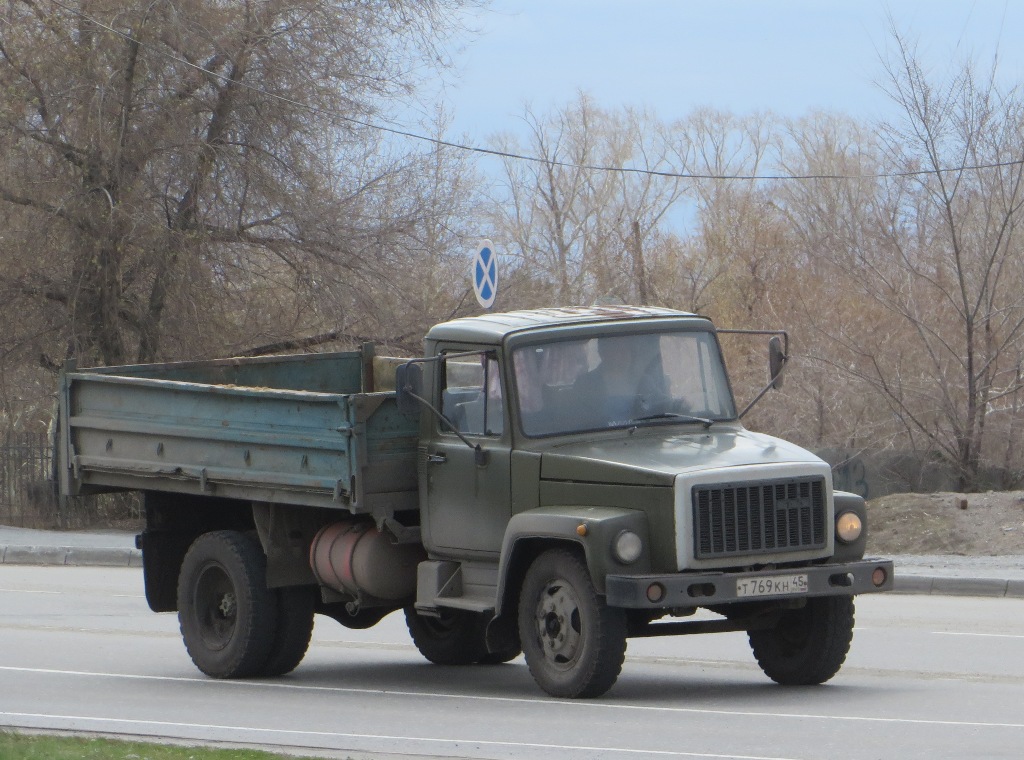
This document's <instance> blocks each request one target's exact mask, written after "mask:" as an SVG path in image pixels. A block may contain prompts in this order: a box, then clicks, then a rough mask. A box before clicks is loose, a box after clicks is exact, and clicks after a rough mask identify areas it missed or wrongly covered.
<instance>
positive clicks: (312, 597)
mask: <svg viewBox="0 0 1024 760" xmlns="http://www.w3.org/2000/svg"><path fill="white" fill-rule="evenodd" d="M275 593H276V595H277V626H276V628H275V630H274V643H273V644H272V645H271V647H270V654H269V655H268V656H267V661H266V662H265V663H264V664H263V666H262V667H261V668H260V669H259V674H260V675H261V676H283V675H284V674H285V673H291V672H292V671H293V670H295V668H297V667H298V666H299V663H300V662H302V658H303V657H305V656H306V650H308V649H309V640H310V638H311V637H312V635H313V608H314V607H315V606H316V589H315V588H313V587H311V586H295V587H290V588H279V589H277V591H276V592H275Z"/></svg>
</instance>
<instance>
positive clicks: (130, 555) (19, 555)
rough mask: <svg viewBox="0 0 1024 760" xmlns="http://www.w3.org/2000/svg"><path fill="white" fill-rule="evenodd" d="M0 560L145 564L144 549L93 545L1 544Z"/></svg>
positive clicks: (6, 562) (85, 564)
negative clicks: (109, 547) (143, 562)
mask: <svg viewBox="0 0 1024 760" xmlns="http://www.w3.org/2000/svg"><path fill="white" fill-rule="evenodd" d="M0 564H4V565H65V566H68V567H142V552H140V551H139V550H138V549H103V548H97V547H89V546H0Z"/></svg>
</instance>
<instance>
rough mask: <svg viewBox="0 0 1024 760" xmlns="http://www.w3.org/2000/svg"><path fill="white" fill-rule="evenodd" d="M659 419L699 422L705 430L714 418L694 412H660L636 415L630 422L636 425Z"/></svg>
mask: <svg viewBox="0 0 1024 760" xmlns="http://www.w3.org/2000/svg"><path fill="white" fill-rule="evenodd" d="M658 420H681V421H683V422H699V423H700V424H702V425H703V426H704V429H705V430H708V429H709V428H710V427H711V424H712V423H713V422H714V420H709V419H708V418H707V417H696V416H694V415H692V414H679V413H678V412H658V413H657V414H645V415H644V416H643V417H636V418H635V419H632V420H630V421H629V422H630V424H633V425H636V424H638V423H641V422H656V421H658Z"/></svg>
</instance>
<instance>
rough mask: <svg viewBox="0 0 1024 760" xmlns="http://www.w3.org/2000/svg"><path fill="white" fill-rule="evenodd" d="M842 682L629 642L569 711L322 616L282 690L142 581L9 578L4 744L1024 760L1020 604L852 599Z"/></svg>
mask: <svg viewBox="0 0 1024 760" xmlns="http://www.w3.org/2000/svg"><path fill="white" fill-rule="evenodd" d="M857 620H858V630H857V633H856V635H855V638H854V644H853V649H852V651H851V654H850V656H849V658H848V660H847V665H846V666H845V667H844V669H843V670H842V671H841V672H840V674H839V675H838V676H837V677H836V678H835V679H834V680H833V681H832V682H830V683H829V684H828V685H825V686H822V687H811V688H796V689H794V688H789V689H787V688H782V687H778V686H775V685H773V684H771V683H770V682H769V681H768V680H767V679H766V678H765V677H764V676H763V675H762V674H761V672H760V670H758V668H757V667H756V665H755V664H754V662H753V659H752V657H751V655H750V653H749V649H748V648H747V645H746V641H745V637H744V636H743V635H742V634H719V635H712V636H692V637H685V638H668V639H653V640H633V641H631V642H630V646H629V652H628V654H627V660H626V665H625V668H624V671H623V674H622V676H621V677H620V680H619V682H618V684H617V685H616V686H615V687H614V688H613V689H612V691H611V692H609V694H607V695H606V696H605V697H604V698H602V699H600V700H596V701H586V702H581V701H575V702H569V701H563V702H560V701H557V700H553V699H550V698H548V697H546V696H545V695H544V694H543V693H542V692H540V691H539V690H538V689H537V687H536V686H535V685H534V684H533V682H532V679H531V678H530V675H529V672H528V671H527V669H526V666H525V664H523V662H522V660H521V659H520V660H517V661H514V662H513V663H510V664H508V665H501V666H487V667H485V666H477V667H470V668H442V667H438V666H434V665H430V664H428V663H426V662H425V661H424V660H423V659H422V658H421V657H420V655H419V654H418V653H417V652H416V650H415V649H414V648H413V647H412V645H411V643H410V642H409V638H408V635H407V634H406V632H405V629H404V621H403V620H402V618H401V617H400V616H397V615H393V616H390V617H389V618H386V619H385V620H384V621H383V622H382V623H381V624H380V625H378V626H377V627H375V628H372V629H369V630H367V631H350V630H347V629H345V628H343V627H341V626H340V625H338V624H337V623H335V622H334V621H331V620H329V619H326V618H318V620H317V625H316V630H315V633H314V644H313V647H312V648H311V651H310V654H309V655H308V656H307V658H306V660H305V661H304V662H303V664H302V665H300V666H299V668H298V669H297V670H296V671H295V672H294V673H293V674H291V675H290V676H287V677H285V678H281V679H277V680H275V681H236V682H225V681H215V680H211V679H208V678H205V677H204V676H202V675H201V674H200V673H199V672H198V671H196V670H195V669H194V667H193V666H192V663H191V662H190V660H189V659H188V656H187V654H186V653H185V651H184V647H183V646H182V644H181V641H180V639H179V637H178V631H177V619H176V617H175V616H174V615H173V614H163V615H156V614H153V613H151V612H150V611H149V610H148V608H147V607H146V604H145V600H144V599H143V598H142V591H141V573H140V571H139V570H138V569H137V568H116V569H115V568H88V567H32V566H18V565H3V566H0V726H7V727H20V728H37V729H46V730H74V731H92V732H98V733H104V734H115V735H130V736H144V737H156V738H159V739H162V740H167V739H183V740H191V741H197V742H210V743H212V742H225V743H230V744H242V745H256V746H261V747H273V748H282V747H283V748H287V749H289V750H291V751H303V752H306V753H308V754H312V753H313V752H314V751H316V752H318V753H320V754H324V755H325V756H329V757H353V758H359V757H373V758H386V757H391V756H402V757H404V758H408V757H409V756H413V757H457V758H541V759H543V758H559V760H583V758H588V759H593V758H598V759H600V758H623V757H629V758H639V759H640V760H644V759H646V758H671V757H680V758H745V759H751V758H771V759H772V760H777V759H778V760H781V759H783V758H785V759H789V758H792V759H793V760H797V759H800V760H803V759H805V758H806V759H810V758H822V757H828V758H832V759H834V760H844V759H845V758H851V759H852V758H858V759H860V758H900V759H901V760H905V759H907V758H928V759H929V760H936V759H937V758H963V757H984V758H997V757H1019V756H1020V752H1021V750H1020V747H1021V746H1022V744H1024V711H1022V710H1021V705H1022V704H1024V601H1022V600H1019V599H1007V598H984V599H981V598H968V597H937V596H907V595H899V596H896V595H886V596H871V597H862V598H860V599H859V600H858V614H857Z"/></svg>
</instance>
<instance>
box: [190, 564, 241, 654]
mask: <svg viewBox="0 0 1024 760" xmlns="http://www.w3.org/2000/svg"><path fill="white" fill-rule="evenodd" d="M195 610H196V622H197V623H198V624H199V636H200V637H201V638H202V640H203V644H204V645H205V646H206V647H207V648H209V649H211V650H220V649H223V648H224V647H226V646H227V645H228V643H229V642H230V641H231V637H232V636H233V635H234V633H235V626H236V624H237V622H238V597H237V596H236V594H235V587H234V584H233V583H232V582H231V579H230V578H229V577H228V574H227V573H226V572H225V571H224V568H222V567H221V566H220V565H217V564H210V565H207V566H206V567H204V568H203V569H202V571H201V572H200V574H199V578H198V580H197V582H196V592H195Z"/></svg>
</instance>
